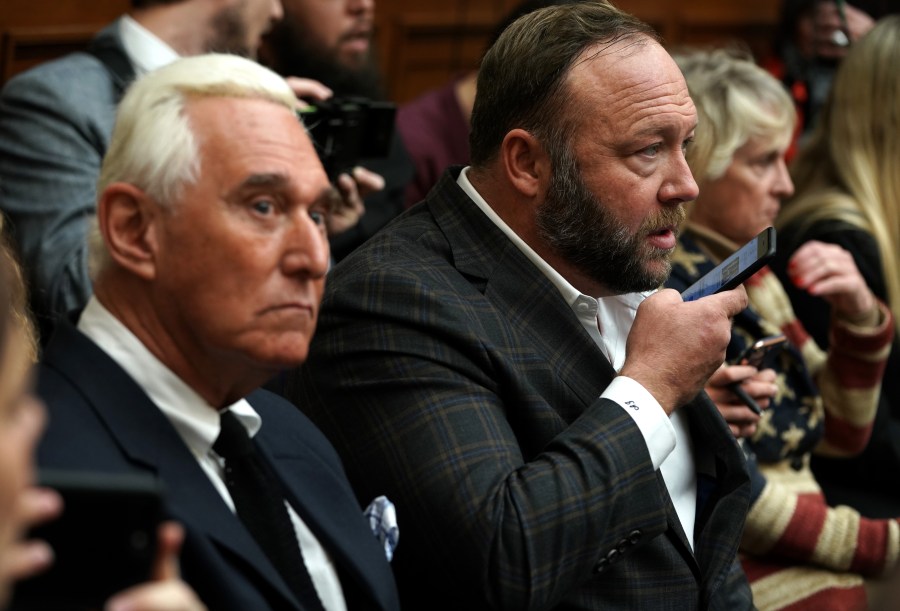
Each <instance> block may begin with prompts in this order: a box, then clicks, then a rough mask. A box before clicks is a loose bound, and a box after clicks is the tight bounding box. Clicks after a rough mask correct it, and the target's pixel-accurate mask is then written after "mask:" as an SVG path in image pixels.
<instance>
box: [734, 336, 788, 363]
mask: <svg viewBox="0 0 900 611" xmlns="http://www.w3.org/2000/svg"><path fill="white" fill-rule="evenodd" d="M786 340H787V338H786V337H785V336H784V335H782V334H780V333H779V334H778V335H770V336H768V337H764V338H762V339H758V340H756V341H755V342H753V343H752V344H751V345H750V346H747V348H746V349H745V350H744V351H743V352H742V353H741V354H740V355H738V357H737V358H736V359H734V360H733V361H732V362H731V364H732V365H752V366H753V367H756V368H757V369H764V368H765V367H764V365H767V364H769V363H771V361H772V359H773V358H774V357H775V356H776V355H777V354H778V352H780V351H781V348H782V347H783V346H784V342H785V341H786Z"/></svg>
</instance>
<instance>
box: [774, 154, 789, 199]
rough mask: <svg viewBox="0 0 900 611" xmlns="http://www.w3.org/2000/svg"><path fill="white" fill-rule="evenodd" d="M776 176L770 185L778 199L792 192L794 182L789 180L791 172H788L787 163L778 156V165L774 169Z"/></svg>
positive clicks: (786, 196) (784, 197)
mask: <svg viewBox="0 0 900 611" xmlns="http://www.w3.org/2000/svg"><path fill="white" fill-rule="evenodd" d="M775 171H776V172H777V176H776V177H775V182H774V183H773V185H772V192H773V194H774V195H775V197H778V198H779V199H786V198H788V197H790V196H791V195H793V194H794V182H793V181H792V180H791V173H790V172H788V168H787V163H786V162H785V161H784V157H783V156H782V157H779V159H778V167H777V168H776V170H775Z"/></svg>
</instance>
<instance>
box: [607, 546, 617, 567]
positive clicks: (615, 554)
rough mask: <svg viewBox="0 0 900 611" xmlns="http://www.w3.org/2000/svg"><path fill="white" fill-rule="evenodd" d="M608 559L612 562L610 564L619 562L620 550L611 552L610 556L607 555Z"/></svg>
mask: <svg viewBox="0 0 900 611" xmlns="http://www.w3.org/2000/svg"><path fill="white" fill-rule="evenodd" d="M606 559H607V560H608V561H609V562H610V564H612V563H613V562H615V561H616V560H618V559H619V550H617V549H614V550H611V551H610V552H609V553H608V554H606Z"/></svg>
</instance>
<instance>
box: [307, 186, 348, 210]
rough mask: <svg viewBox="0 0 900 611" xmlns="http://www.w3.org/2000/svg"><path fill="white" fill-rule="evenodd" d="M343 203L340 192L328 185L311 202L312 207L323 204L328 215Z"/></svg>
mask: <svg viewBox="0 0 900 611" xmlns="http://www.w3.org/2000/svg"><path fill="white" fill-rule="evenodd" d="M342 203H343V198H342V197H341V194H340V192H339V191H338V190H337V188H335V186H334V185H332V184H329V185H328V186H327V187H325V188H324V189H322V191H321V193H319V196H318V197H317V198H316V199H315V201H314V202H313V204H312V205H313V206H315V205H318V204H324V205H325V206H326V207H327V208H328V212H329V214H330V213H332V212H334V211H335V210H337V209H338V208H340V207H341V204H342Z"/></svg>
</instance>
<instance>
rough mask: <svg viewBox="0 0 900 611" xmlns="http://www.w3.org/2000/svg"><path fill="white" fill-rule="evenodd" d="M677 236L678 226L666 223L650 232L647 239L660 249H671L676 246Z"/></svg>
mask: <svg viewBox="0 0 900 611" xmlns="http://www.w3.org/2000/svg"><path fill="white" fill-rule="evenodd" d="M676 236H677V228H676V227H675V226H674V225H666V226H664V227H660V228H659V229H654V230H653V231H650V232H648V233H647V240H648V241H649V242H650V244H651V245H652V246H654V247H656V248H659V249H660V250H671V249H673V248H675V241H676Z"/></svg>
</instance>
